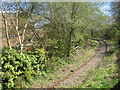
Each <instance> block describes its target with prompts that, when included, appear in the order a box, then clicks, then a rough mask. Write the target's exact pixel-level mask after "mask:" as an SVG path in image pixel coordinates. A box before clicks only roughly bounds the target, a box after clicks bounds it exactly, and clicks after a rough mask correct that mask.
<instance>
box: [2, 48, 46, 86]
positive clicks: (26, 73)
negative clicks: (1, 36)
mask: <svg viewBox="0 0 120 90" xmlns="http://www.w3.org/2000/svg"><path fill="white" fill-rule="evenodd" d="M1 60H2V80H3V88H4V87H5V88H13V87H15V80H17V79H18V78H22V80H25V81H30V79H32V78H33V77H38V76H40V75H41V74H42V75H43V74H45V73H44V72H43V71H42V70H43V69H44V67H45V61H46V57H45V51H44V49H36V50H34V51H29V53H20V52H19V51H18V50H15V49H5V50H4V51H3V53H2V57H1Z"/></svg>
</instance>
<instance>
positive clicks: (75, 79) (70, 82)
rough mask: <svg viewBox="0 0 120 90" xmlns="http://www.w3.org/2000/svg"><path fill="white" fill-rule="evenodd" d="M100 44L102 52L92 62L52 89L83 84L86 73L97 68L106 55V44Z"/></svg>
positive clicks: (57, 83)
mask: <svg viewBox="0 0 120 90" xmlns="http://www.w3.org/2000/svg"><path fill="white" fill-rule="evenodd" d="M100 42H101V47H100V50H99V52H98V53H97V54H96V55H95V57H94V58H92V60H90V61H89V62H87V63H86V64H85V65H83V66H82V67H81V68H79V69H78V70H76V71H75V72H74V73H73V74H71V75H68V77H64V78H63V79H62V80H60V81H58V82H56V83H55V84H54V85H53V86H51V88H61V87H65V88H67V87H73V86H77V84H78V83H81V82H82V81H83V80H84V79H85V78H86V75H85V74H84V73H85V72H87V71H89V70H90V69H92V68H94V67H97V66H98V65H99V63H100V61H101V60H102V58H103V56H104V54H105V51H106V45H105V43H104V42H102V41H100ZM108 48H109V47H108Z"/></svg>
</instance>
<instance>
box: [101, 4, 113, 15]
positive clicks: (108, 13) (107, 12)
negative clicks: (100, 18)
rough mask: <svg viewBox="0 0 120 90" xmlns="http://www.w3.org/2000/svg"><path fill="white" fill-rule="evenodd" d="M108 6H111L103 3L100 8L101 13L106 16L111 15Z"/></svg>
mask: <svg viewBox="0 0 120 90" xmlns="http://www.w3.org/2000/svg"><path fill="white" fill-rule="evenodd" d="M110 4H111V2H105V3H104V5H103V6H102V7H101V9H102V10H103V12H104V13H105V14H106V15H108V16H111V15H112V13H111V12H110V10H111V7H110Z"/></svg>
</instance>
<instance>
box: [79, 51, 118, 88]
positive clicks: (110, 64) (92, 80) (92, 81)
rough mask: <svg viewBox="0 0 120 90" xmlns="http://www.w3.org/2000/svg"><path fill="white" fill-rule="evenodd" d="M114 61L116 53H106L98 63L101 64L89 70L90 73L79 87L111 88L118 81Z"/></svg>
mask: <svg viewBox="0 0 120 90" xmlns="http://www.w3.org/2000/svg"><path fill="white" fill-rule="evenodd" d="M115 61H116V53H112V54H111V55H106V56H105V57H104V58H103V60H102V62H101V64H100V65H101V66H100V67H99V68H98V69H93V70H91V71H90V73H92V75H90V76H89V77H88V78H87V79H86V80H85V81H84V83H82V84H81V85H80V86H79V88H113V86H114V85H115V84H117V83H118V81H119V79H118V77H117V76H118V73H117V65H116V63H115Z"/></svg>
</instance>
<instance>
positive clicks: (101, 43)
mask: <svg viewBox="0 0 120 90" xmlns="http://www.w3.org/2000/svg"><path fill="white" fill-rule="evenodd" d="M92 40H96V41H98V42H99V47H98V49H97V50H96V52H95V54H94V55H93V56H92V57H91V58H90V59H88V60H87V61H86V62H85V63H83V64H82V65H81V66H79V67H78V68H77V69H76V70H73V72H72V73H70V74H68V75H66V76H65V77H63V78H62V79H61V80H59V81H57V82H56V83H55V84H54V85H52V86H51V87H46V88H58V87H59V84H61V83H64V82H65V80H69V77H71V76H72V75H74V74H75V73H76V72H78V71H80V70H82V68H84V67H86V66H87V65H88V64H89V63H90V62H91V61H92V60H93V59H94V58H95V57H96V56H97V55H98V54H104V53H105V52H107V43H106V42H105V41H103V40H97V39H92ZM93 62H94V61H93ZM84 71H86V70H84Z"/></svg>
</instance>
